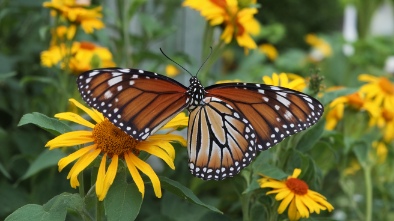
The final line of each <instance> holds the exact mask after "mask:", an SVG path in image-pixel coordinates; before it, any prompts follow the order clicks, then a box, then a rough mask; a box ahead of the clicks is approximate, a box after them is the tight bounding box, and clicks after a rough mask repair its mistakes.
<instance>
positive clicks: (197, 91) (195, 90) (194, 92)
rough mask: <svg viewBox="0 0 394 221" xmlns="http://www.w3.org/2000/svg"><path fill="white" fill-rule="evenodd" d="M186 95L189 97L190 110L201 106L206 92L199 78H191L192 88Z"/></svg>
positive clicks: (189, 88)
mask: <svg viewBox="0 0 394 221" xmlns="http://www.w3.org/2000/svg"><path fill="white" fill-rule="evenodd" d="M186 93H187V94H188V95H189V99H188V103H189V108H188V109H189V110H193V109H194V108H195V107H196V106H199V105H200V104H201V101H202V100H203V99H204V98H205V94H206V91H205V89H204V87H203V86H202V84H201V82H200V81H199V80H198V79H197V77H191V78H190V86H189V87H188V89H187V92H186Z"/></svg>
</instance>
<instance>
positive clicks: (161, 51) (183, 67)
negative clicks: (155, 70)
mask: <svg viewBox="0 0 394 221" xmlns="http://www.w3.org/2000/svg"><path fill="white" fill-rule="evenodd" d="M160 51H161V53H162V54H163V55H164V56H165V57H166V58H167V59H168V60H170V61H172V62H174V63H175V64H176V65H178V66H179V67H181V68H182V69H183V70H185V71H186V72H187V73H189V74H190V76H193V75H192V73H190V72H189V71H188V70H186V68H184V67H183V66H182V65H180V64H178V63H177V62H176V61H174V60H172V59H171V58H170V57H168V56H167V55H166V54H165V53H164V51H163V50H162V49H161V48H160Z"/></svg>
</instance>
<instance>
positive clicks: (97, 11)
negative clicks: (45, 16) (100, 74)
mask: <svg viewBox="0 0 394 221" xmlns="http://www.w3.org/2000/svg"><path fill="white" fill-rule="evenodd" d="M43 6H44V7H46V8H50V9H51V16H52V17H54V19H55V26H54V27H53V28H52V31H51V34H52V39H51V43H50V47H49V49H48V50H45V51H43V52H42V53H41V64H42V65H43V66H46V67H54V66H59V68H61V69H63V70H66V71H67V72H70V73H75V74H78V73H80V72H83V71H87V70H90V69H92V68H98V67H113V66H115V63H114V62H113V60H112V54H111V52H110V51H109V50H108V49H107V48H105V47H101V46H99V45H96V44H94V43H92V42H87V41H76V40H75V38H76V35H77V31H78V30H79V28H81V29H82V30H83V31H84V32H85V33H87V34H92V33H93V32H94V31H95V30H99V29H102V28H104V27H105V25H104V23H103V22H102V21H101V18H102V14H101V10H102V7H101V6H98V7H90V2H89V1H77V0H52V1H51V2H44V4H43Z"/></svg>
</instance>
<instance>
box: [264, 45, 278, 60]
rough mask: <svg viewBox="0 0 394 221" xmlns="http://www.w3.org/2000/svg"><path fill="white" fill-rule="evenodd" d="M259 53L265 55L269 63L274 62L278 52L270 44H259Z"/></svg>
mask: <svg viewBox="0 0 394 221" xmlns="http://www.w3.org/2000/svg"><path fill="white" fill-rule="evenodd" d="M259 51H260V52H261V53H263V54H265V55H266V56H267V58H268V59H270V60H271V61H275V60H276V58H277V57H278V50H276V48H275V47H274V46H273V45H272V44H261V45H260V46H259Z"/></svg>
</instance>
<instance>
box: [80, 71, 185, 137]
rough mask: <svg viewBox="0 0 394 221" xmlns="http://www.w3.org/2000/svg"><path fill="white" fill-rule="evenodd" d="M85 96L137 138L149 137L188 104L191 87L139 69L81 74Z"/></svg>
mask: <svg viewBox="0 0 394 221" xmlns="http://www.w3.org/2000/svg"><path fill="white" fill-rule="evenodd" d="M77 83H78V89H79V91H80V93H81V95H82V98H83V99H84V100H85V101H86V102H87V103H88V104H89V105H90V106H91V107H93V108H96V109H97V110H99V111H100V112H101V113H103V114H104V116H106V117H107V118H108V119H109V120H110V121H111V122H112V123H113V124H115V125H116V126H118V127H119V128H121V129H122V130H123V131H125V132H126V133H128V134H129V135H131V136H132V137H134V138H135V139H137V140H145V139H146V138H147V137H148V136H149V135H151V134H152V133H154V132H155V131H157V130H158V129H159V128H160V127H161V126H163V125H164V124H165V123H166V122H168V121H169V120H171V118H173V117H175V115H176V114H178V113H179V112H181V111H182V110H183V109H184V108H185V107H186V105H187V103H186V100H187V95H186V94H185V92H186V90H187V88H186V87H184V86H183V85H182V84H180V83H178V82H176V81H174V80H172V79H171V78H168V77H165V76H163V75H159V74H156V73H152V72H148V71H142V70H136V69H119V68H109V69H97V70H91V71H88V72H85V73H83V74H81V75H80V76H79V77H78V79H77Z"/></svg>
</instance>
